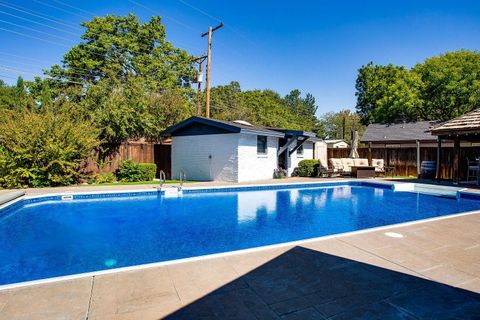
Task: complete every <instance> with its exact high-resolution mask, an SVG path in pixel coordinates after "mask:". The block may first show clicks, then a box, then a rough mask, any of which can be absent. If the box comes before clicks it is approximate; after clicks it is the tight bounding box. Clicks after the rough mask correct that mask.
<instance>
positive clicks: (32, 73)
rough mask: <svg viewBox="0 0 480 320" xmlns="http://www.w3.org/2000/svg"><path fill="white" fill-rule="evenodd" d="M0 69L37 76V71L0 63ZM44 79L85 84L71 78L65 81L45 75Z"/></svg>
mask: <svg viewBox="0 0 480 320" xmlns="http://www.w3.org/2000/svg"><path fill="white" fill-rule="evenodd" d="M0 69H2V70H5V71H10V72H18V73H23V74H30V75H33V76H36V77H38V74H37V73H34V72H29V71H25V70H21V69H17V68H12V67H10V66H3V65H0ZM44 79H48V80H52V81H59V82H62V83H74V84H81V85H85V83H82V82H76V81H71V80H65V81H63V80H61V79H55V78H49V77H45V78H44Z"/></svg>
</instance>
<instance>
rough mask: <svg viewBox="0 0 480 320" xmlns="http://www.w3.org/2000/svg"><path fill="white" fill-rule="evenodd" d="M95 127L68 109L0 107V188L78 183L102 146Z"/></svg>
mask: <svg viewBox="0 0 480 320" xmlns="http://www.w3.org/2000/svg"><path fill="white" fill-rule="evenodd" d="M92 127H93V126H92V123H91V122H88V121H84V120H82V119H81V118H80V117H77V116H75V115H73V114H72V113H71V112H67V111H61V112H57V113H53V112H51V111H48V110H47V111H42V112H39V113H37V112H35V111H30V110H27V109H22V110H0V146H1V148H0V187H5V188H19V187H20V188H21V187H28V186H30V187H44V186H59V185H69V184H73V183H77V182H78V181H79V179H80V178H81V174H80V170H79V169H80V168H81V166H82V165H83V164H84V163H85V161H86V159H87V158H88V157H89V156H90V155H91V152H92V150H93V149H94V148H95V147H96V146H98V140H97V135H98V132H97V130H96V129H92Z"/></svg>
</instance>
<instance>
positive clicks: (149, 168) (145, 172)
mask: <svg viewBox="0 0 480 320" xmlns="http://www.w3.org/2000/svg"><path fill="white" fill-rule="evenodd" d="M138 166H139V168H140V171H141V172H142V176H143V181H152V180H153V179H155V174H156V173H157V165H156V164H155V163H139V164H138Z"/></svg>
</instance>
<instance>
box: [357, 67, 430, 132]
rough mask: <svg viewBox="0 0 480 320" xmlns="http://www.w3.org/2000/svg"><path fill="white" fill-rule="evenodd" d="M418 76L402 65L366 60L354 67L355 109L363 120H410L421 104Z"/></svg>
mask: <svg viewBox="0 0 480 320" xmlns="http://www.w3.org/2000/svg"><path fill="white" fill-rule="evenodd" d="M422 85H423V84H422V82H421V79H420V78H419V77H418V76H417V75H416V74H414V73H412V72H410V71H409V70H407V69H405V68H404V67H397V66H393V65H391V64H389V65H386V66H379V65H373V63H371V62H370V63H369V64H367V65H366V66H362V67H361V68H360V69H359V70H358V76H357V81H356V85H355V88H356V93H355V95H356V96H357V105H356V109H357V112H358V113H359V115H360V118H361V120H362V122H363V123H364V124H369V123H375V122H380V123H389V122H390V123H391V122H399V121H414V120H417V119H418V118H419V116H418V112H419V109H421V108H422V106H423V102H422V99H421V89H422Z"/></svg>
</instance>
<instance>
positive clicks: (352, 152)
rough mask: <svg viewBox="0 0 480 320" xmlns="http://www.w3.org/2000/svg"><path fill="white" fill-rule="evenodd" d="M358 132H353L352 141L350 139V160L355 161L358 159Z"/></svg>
mask: <svg viewBox="0 0 480 320" xmlns="http://www.w3.org/2000/svg"><path fill="white" fill-rule="evenodd" d="M357 149H358V131H357V130H355V131H354V132H353V139H352V148H351V149H350V158H353V159H357V158H360V156H359V155H358V150H357Z"/></svg>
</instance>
